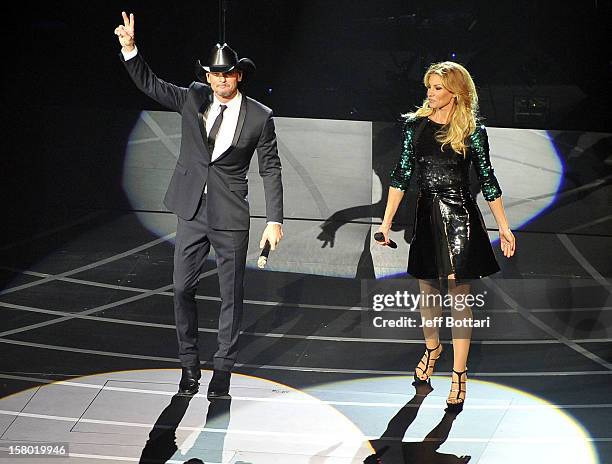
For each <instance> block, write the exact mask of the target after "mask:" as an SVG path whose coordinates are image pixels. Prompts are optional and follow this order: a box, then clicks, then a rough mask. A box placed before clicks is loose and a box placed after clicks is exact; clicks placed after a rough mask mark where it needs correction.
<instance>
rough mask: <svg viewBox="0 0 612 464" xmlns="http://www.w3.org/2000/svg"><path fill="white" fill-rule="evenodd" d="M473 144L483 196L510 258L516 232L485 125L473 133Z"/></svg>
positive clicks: (501, 244)
mask: <svg viewBox="0 0 612 464" xmlns="http://www.w3.org/2000/svg"><path fill="white" fill-rule="evenodd" d="M471 146H472V153H473V154H474V162H475V163H476V173H477V175H478V180H479V182H480V188H481V190H482V196H483V197H484V199H485V200H487V203H488V204H489V208H490V209H491V213H493V217H494V218H495V222H497V227H498V229H499V241H500V246H501V249H502V252H503V253H504V256H505V257H506V258H510V257H511V256H512V255H514V250H515V247H516V240H515V238H514V234H513V233H512V231H511V230H510V226H509V224H508V218H507V217H506V211H505V210H504V203H503V200H502V191H501V187H500V186H499V182H498V181H497V178H496V177H495V173H494V170H493V166H492V165H491V158H490V156H489V138H488V136H487V131H486V129H485V127H484V126H479V127H477V128H476V131H475V132H474V134H473V135H472V140H471Z"/></svg>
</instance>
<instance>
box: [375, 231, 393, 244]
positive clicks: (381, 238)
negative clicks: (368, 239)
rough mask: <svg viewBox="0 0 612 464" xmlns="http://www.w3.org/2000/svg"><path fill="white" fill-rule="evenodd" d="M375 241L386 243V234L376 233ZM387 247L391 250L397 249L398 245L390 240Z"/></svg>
mask: <svg viewBox="0 0 612 464" xmlns="http://www.w3.org/2000/svg"><path fill="white" fill-rule="evenodd" d="M374 240H376V241H377V242H379V243H384V242H385V234H383V233H382V232H376V233H375V234H374ZM387 246H388V247H390V248H397V243H395V242H394V241H393V240H391V239H389V243H387Z"/></svg>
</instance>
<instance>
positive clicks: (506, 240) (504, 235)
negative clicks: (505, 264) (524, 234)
mask: <svg viewBox="0 0 612 464" xmlns="http://www.w3.org/2000/svg"><path fill="white" fill-rule="evenodd" d="M499 242H500V245H501V249H502V252H503V253H504V256H505V257H506V258H510V257H511V256H512V255H514V250H515V248H516V240H515V239H514V234H513V233H512V231H511V230H510V229H508V228H505V229H503V228H500V229H499Z"/></svg>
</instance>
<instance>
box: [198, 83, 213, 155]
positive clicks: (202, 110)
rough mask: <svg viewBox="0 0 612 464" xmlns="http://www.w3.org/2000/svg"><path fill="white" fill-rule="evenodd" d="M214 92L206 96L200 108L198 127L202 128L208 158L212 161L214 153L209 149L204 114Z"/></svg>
mask: <svg viewBox="0 0 612 464" xmlns="http://www.w3.org/2000/svg"><path fill="white" fill-rule="evenodd" d="M212 101H213V98H212V92H210V93H209V94H208V95H206V96H205V97H204V101H203V102H202V104H201V105H200V108H199V110H198V127H199V128H200V133H201V134H202V141H203V142H204V150H205V151H206V154H207V159H208V161H210V158H211V156H212V153H210V152H209V151H208V134H207V133H206V123H205V122H204V114H205V113H206V110H207V109H208V107H209V106H210V105H211V104H212Z"/></svg>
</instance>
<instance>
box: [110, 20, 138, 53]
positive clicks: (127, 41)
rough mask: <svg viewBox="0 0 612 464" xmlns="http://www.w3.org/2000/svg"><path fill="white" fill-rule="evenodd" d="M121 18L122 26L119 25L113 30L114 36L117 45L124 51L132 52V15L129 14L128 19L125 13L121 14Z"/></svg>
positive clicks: (133, 37) (133, 35) (133, 36)
mask: <svg viewBox="0 0 612 464" xmlns="http://www.w3.org/2000/svg"><path fill="white" fill-rule="evenodd" d="M121 16H123V25H119V26H117V27H116V28H115V35H117V37H119V43H120V44H121V46H122V47H123V48H124V49H126V51H132V50H133V49H134V39H135V34H134V14H133V13H130V17H129V18H128V15H127V14H126V12H125V11H122V12H121Z"/></svg>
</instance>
